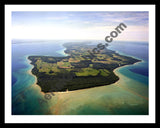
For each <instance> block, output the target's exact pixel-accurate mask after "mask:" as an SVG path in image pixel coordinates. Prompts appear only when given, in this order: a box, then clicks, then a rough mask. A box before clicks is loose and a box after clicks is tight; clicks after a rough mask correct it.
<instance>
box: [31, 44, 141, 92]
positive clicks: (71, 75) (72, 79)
mask: <svg viewBox="0 0 160 128" xmlns="http://www.w3.org/2000/svg"><path fill="white" fill-rule="evenodd" d="M64 47H66V50H65V53H66V54H68V56H67V57H53V56H29V57H28V59H29V60H31V64H33V65H34V68H33V69H32V73H33V74H34V75H36V76H37V84H38V85H39V86H40V87H41V89H42V91H43V92H50V91H56V92H57V91H66V90H69V91H71V90H78V89H84V88H91V87H97V86H102V85H109V84H112V83H114V82H116V81H118V80H119V78H118V76H116V75H115V74H114V72H113V70H114V69H115V68H117V67H120V66H123V65H128V64H134V63H135V62H138V61H140V60H137V59H135V58H132V57H128V56H123V55H120V54H118V53H116V52H115V51H112V50H109V49H107V48H105V49H103V51H101V53H99V54H94V58H87V59H86V58H84V56H87V55H89V53H88V52H87V51H88V50H92V49H93V48H95V46H94V45H87V44H85V43H66V44H64Z"/></svg>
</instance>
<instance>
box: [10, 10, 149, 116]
mask: <svg viewBox="0 0 160 128" xmlns="http://www.w3.org/2000/svg"><path fill="white" fill-rule="evenodd" d="M11 21H12V24H11V27H12V42H11V54H12V55H11V59H12V60H11V69H12V71H11V76H12V78H11V80H12V83H11V91H12V94H11V105H12V107H11V109H12V110H11V113H12V115H148V114H149V105H148V104H149V75H148V74H149V56H148V50H149V34H148V31H149V30H148V29H149V12H148V11H12V13H11Z"/></svg>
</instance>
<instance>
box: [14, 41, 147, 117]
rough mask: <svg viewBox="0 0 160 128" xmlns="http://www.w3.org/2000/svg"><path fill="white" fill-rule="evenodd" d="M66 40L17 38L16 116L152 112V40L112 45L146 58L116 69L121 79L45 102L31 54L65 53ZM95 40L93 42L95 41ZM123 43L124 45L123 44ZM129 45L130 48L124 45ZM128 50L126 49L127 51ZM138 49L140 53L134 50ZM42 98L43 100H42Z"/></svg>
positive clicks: (15, 69) (58, 54) (56, 54)
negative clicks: (149, 99) (149, 48)
mask: <svg viewBox="0 0 160 128" xmlns="http://www.w3.org/2000/svg"><path fill="white" fill-rule="evenodd" d="M64 42H65V41H44V40H43V41H40V40H39V41H37V40H36V41H35V40H13V42H12V114H13V115H43V114H62V115H65V114H67V115H70V114H71V115H72V114H76V115H77V114H78V115H108V114H109V115H116V114H118V115H130V114H131V115H138V114H140V115H141V114H142V115H143V114H148V100H147V98H148V75H147V74H148V45H147V44H148V43H146V42H141V43H138V42H136V43H135V42H125V43H124V42H116V43H112V44H110V46H109V48H110V49H113V50H116V51H118V52H120V53H121V54H124V55H129V56H134V57H136V58H139V59H141V60H143V61H142V62H141V63H137V64H135V65H130V66H126V67H122V68H119V69H117V70H116V73H117V74H118V76H119V77H120V79H121V80H120V81H119V82H117V83H115V84H113V85H108V86H102V87H98V88H91V89H85V90H80V91H73V92H70V93H64V94H59V93H58V94H55V96H53V97H52V99H51V100H48V101H44V95H43V94H42V93H41V91H40V88H39V86H37V85H35V81H36V78H35V77H34V76H33V75H31V74H30V73H28V71H29V70H31V68H32V67H33V66H32V65H30V64H29V61H28V60H27V57H28V56H29V55H51V56H64V52H63V51H64V49H65V48H64V47H63V46H62V44H63V43H64ZM91 42H92V41H91ZM122 45H123V47H122ZM124 46H126V48H124ZM124 49H125V50H124ZM135 50H137V51H140V52H136V53H135V52H134V51H135ZM40 101H43V103H41V102H40Z"/></svg>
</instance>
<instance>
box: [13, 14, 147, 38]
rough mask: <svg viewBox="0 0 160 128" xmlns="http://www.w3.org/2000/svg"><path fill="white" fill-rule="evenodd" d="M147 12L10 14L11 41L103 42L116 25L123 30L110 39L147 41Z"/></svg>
mask: <svg viewBox="0 0 160 128" xmlns="http://www.w3.org/2000/svg"><path fill="white" fill-rule="evenodd" d="M148 20H149V19H148V12H142V11H141V12H135V11H134V12H132V11H125V12H123V11H122V12H119V11H118V12H111V11H88V12H87V11H77V12H76V11H68V12H65V11H51V12H47V11H43V12H40V11H37V12H36V11H35V12H32V11H17V12H16V11H14V12H12V38H13V39H56V40H65V39H77V40H78V39H80V40H90V39H91V40H104V39H105V37H106V36H109V35H110V33H111V32H112V31H115V28H116V27H117V26H118V25H119V24H120V23H124V24H125V25H126V26H127V28H125V29H124V31H122V33H120V34H118V36H117V37H116V38H114V39H113V40H123V41H148Z"/></svg>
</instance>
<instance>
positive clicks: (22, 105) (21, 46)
mask: <svg viewBox="0 0 160 128" xmlns="http://www.w3.org/2000/svg"><path fill="white" fill-rule="evenodd" d="M65 42H69V41H52V40H13V41H12V83H11V85H12V114H15V115H17V114H18V115H19V114H20V115H26V114H31V115H32V114H33V115H34V114H36V115H39V114H40V115H43V114H45V113H47V111H48V106H47V105H46V106H44V107H43V108H41V107H39V104H38V101H37V100H35V99H37V98H39V97H40V95H39V94H38V93H37V92H36V91H35V90H34V89H32V87H31V85H33V84H34V82H35V77H33V76H32V75H30V74H29V73H28V70H30V69H31V68H32V65H30V64H29V63H28V60H27V57H28V56H29V55H44V56H64V53H63V51H64V49H65V48H64V47H63V46H62V44H63V43H65ZM87 42H88V41H87ZM90 42H93V43H97V42H96V41H90ZM98 43H99V42H98ZM102 43H105V42H103V41H102ZM108 48H109V49H111V50H115V51H117V52H118V53H120V54H123V55H127V56H132V57H135V58H137V59H140V60H142V62H140V63H137V64H135V65H130V66H127V67H125V68H122V69H120V70H119V72H120V73H121V74H123V75H124V76H127V77H129V78H131V79H134V80H136V81H138V82H141V83H143V84H145V85H146V86H148V43H147V42H120V41H119V42H118V41H117V42H115V41H114V42H112V43H110V45H109V47H108ZM133 74H134V75H133ZM35 101H36V102H35ZM35 109H36V111H35Z"/></svg>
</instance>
